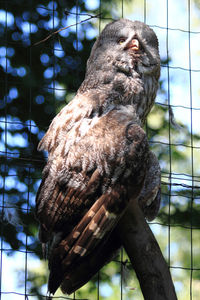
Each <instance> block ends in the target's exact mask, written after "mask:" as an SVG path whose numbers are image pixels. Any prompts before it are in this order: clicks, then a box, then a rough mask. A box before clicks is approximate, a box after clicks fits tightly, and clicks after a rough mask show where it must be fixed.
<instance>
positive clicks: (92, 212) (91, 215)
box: [88, 210, 95, 218]
mask: <svg viewBox="0 0 200 300" xmlns="http://www.w3.org/2000/svg"><path fill="white" fill-rule="evenodd" d="M94 215H95V212H94V211H93V210H90V211H89V213H88V217H91V218H92V217H94Z"/></svg>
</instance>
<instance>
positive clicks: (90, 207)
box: [36, 19, 160, 294]
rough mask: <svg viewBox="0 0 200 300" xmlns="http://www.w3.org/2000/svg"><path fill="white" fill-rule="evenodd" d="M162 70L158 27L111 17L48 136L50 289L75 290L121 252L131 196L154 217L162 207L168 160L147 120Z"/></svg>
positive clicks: (40, 209)
mask: <svg viewBox="0 0 200 300" xmlns="http://www.w3.org/2000/svg"><path fill="white" fill-rule="evenodd" d="M159 74H160V58H159V52H158V41H157V38H156V35H155V33H154V32H153V30H152V29H150V28H149V27H148V26H147V25H145V24H143V23H141V22H139V21H135V22H132V21H129V20H125V19H121V20H119V21H115V22H112V23H110V24H108V25H107V26H106V27H105V28H104V30H103V31H102V33H101V35H100V36H99V38H98V39H97V41H96V42H95V44H94V46H93V48H92V51H91V55H90V58H89V59H88V63H87V70H86V76H85V80H84V81H83V83H82V85H81V86H80V88H79V90H78V92H77V95H76V96H75V98H74V99H73V100H72V101H71V102H70V103H69V104H68V105H66V106H65V107H64V108H63V109H62V110H61V111H60V113H59V114H58V115H57V116H56V117H55V118H54V120H53V121H52V123H51V125H50V127H49V129H48V131H47V133H46V135H45V136H44V137H43V139H42V140H41V141H40V144H39V147H38V148H39V150H46V151H48V153H49V156H48V162H47V164H46V166H45V168H44V170H43V177H42V182H41V185H40V187H39V190H38V193H37V197H36V217H37V219H38V220H39V223H40V230H39V238H40V241H41V242H42V243H43V245H48V248H49V250H48V259H49V269H50V275H49V283H48V290H49V293H52V294H54V293H55V291H56V290H57V288H58V287H59V286H61V288H62V290H63V292H64V293H65V292H66V293H72V292H73V291H75V290H76V289H78V288H79V287H81V286H82V285H83V284H84V283H86V282H87V281H88V280H89V279H90V278H91V277H92V276H93V275H94V274H95V273H96V272H97V271H98V270H99V269H100V268H101V267H102V266H103V265H104V264H105V263H106V262H107V261H109V260H110V259H111V258H112V257H113V255H114V254H115V252H116V251H117V250H118V249H119V248H120V247H121V242H120V240H119V238H118V237H117V232H116V230H115V228H116V225H117V224H118V222H119V220H120V218H121V217H122V216H123V214H124V212H125V210H126V208H127V205H128V203H129V201H130V199H131V201H138V203H139V205H140V207H141V209H142V211H143V212H144V215H145V217H146V218H148V219H150V220H151V219H153V218H155V216H156V215H157V212H158V209H159V203H160V192H159V191H160V168H159V164H158V161H157V159H156V157H155V155H154V154H153V153H152V152H151V151H150V150H149V147H148V142H147V138H146V134H145V132H144V130H143V129H142V126H143V124H144V122H145V120H146V116H147V114H148V112H149V111H150V109H151V107H152V105H153V103H154V99H155V96H156V91H157V88H158V79H159Z"/></svg>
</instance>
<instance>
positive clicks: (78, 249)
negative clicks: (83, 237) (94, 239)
mask: <svg viewBox="0 0 200 300" xmlns="http://www.w3.org/2000/svg"><path fill="white" fill-rule="evenodd" d="M86 251H87V249H85V248H83V247H80V246H76V247H75V248H74V252H75V253H76V254H79V255H80V256H83V255H84V254H85V253H86Z"/></svg>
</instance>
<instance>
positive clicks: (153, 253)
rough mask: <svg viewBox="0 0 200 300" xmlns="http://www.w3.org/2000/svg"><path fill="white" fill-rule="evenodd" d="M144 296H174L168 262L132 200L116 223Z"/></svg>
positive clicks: (169, 299) (153, 299) (158, 299)
mask: <svg viewBox="0 0 200 300" xmlns="http://www.w3.org/2000/svg"><path fill="white" fill-rule="evenodd" d="M117 232H118V235H119V236H120V239H121V241H122V244H123V246H124V248H125V250H126V252H127V254H128V256H129V258H130V261H131V264H132V266H133V268H134V270H135V272H136V275H137V277H138V280H139V282H140V287H141V290H142V293H143V296H144V299H145V300H177V296H176V293H175V289H174V285H173V282H172V278H171V274H170V271H169V268H168V266H167V263H166V261H165V259H164V257H163V255H162V252H161V250H160V247H159V245H158V243H157V241H156V239H155V237H154V235H153V233H152V231H151V229H150V227H149V225H148V224H147V222H146V220H145V218H144V216H143V213H142V211H141V210H140V208H139V205H138V203H137V201H132V202H131V203H130V205H129V207H128V209H127V211H126V213H125V214H124V216H123V218H122V219H121V220H120V222H119V224H118V227H117Z"/></svg>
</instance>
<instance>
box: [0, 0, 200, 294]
mask: <svg viewBox="0 0 200 300" xmlns="http://www.w3.org/2000/svg"><path fill="white" fill-rule="evenodd" d="M148 2H152V1H148ZM0 4H1V7H0V37H1V40H0V74H1V79H0V84H1V89H0V91H1V92H0V93H1V94H0V96H1V97H0V162H1V175H0V180H1V186H0V187H1V191H2V192H1V198H0V210H1V211H0V213H1V218H0V222H1V242H0V243H1V244H0V245H1V265H0V266H1V269H0V271H1V273H0V274H1V280H0V286H1V291H2V293H1V294H0V298H1V299H10V298H9V297H11V296H10V294H7V293H10V292H14V293H19V295H15V297H16V298H15V299H24V295H23V294H27V295H34V297H32V298H31V299H44V295H45V293H46V282H47V275H46V274H47V264H46V262H45V261H43V258H42V252H41V245H40V244H39V242H38V237H37V232H38V225H37V221H36V220H35V217H34V207H35V194H36V191H37V188H38V186H39V183H40V178H41V171H42V169H43V166H44V164H45V159H46V153H39V152H37V144H38V142H39V140H40V139H41V137H42V136H43V135H44V132H45V131H46V130H47V128H48V126H49V124H50V122H51V120H52V119H53V117H54V116H55V114H56V113H58V111H60V109H61V108H62V107H63V106H64V105H65V104H66V103H68V102H69V101H70V100H71V99H72V98H73V96H74V94H75V93H76V91H77V89H78V87H79V86H80V83H81V82H82V81H83V78H84V74H85V66H86V61H87V59H88V57H89V54H90V50H91V47H92V45H93V43H94V41H95V39H96V36H97V35H98V33H99V31H100V30H102V29H103V27H104V25H105V24H106V23H108V22H110V21H111V20H112V19H117V18H120V17H122V16H124V17H126V18H128V17H129V16H131V13H133V12H137V13H138V15H139V16H141V18H140V20H142V21H143V20H144V21H146V16H147V12H148V7H147V3H146V1H144V3H143V4H142V9H141V1H138V0H137V1H136V0H135V1H131V0H126V1H125V0H124V1H121V0H112V1H105V0H102V1H100V2H99V1H97V0H96V1H81V0H79V1H64V0H57V1H49V0H46V1H43V2H42V1H38V0H36V1H24V0H12V1H0ZM196 4H197V6H198V5H199V3H198V1H196ZM193 5H195V3H193ZM195 12H197V14H198V13H199V11H198V9H196V8H195ZM98 14H101V15H100V17H98V18H92V19H90V20H88V21H85V22H83V21H84V20H85V19H88V18H90V15H92V16H95V15H98ZM81 22H82V23H81ZM147 23H148V22H147ZM68 26H70V27H68ZM62 27H68V28H66V29H65V30H62V31H60V32H59V33H58V34H56V35H52V36H51V37H50V38H49V39H48V40H47V41H45V42H41V43H39V44H38V45H35V44H36V43H38V42H40V41H42V40H43V39H44V38H45V37H47V36H48V35H49V34H51V33H52V32H54V31H56V30H58V29H60V28H62ZM154 29H155V30H158V28H156V27H155V28H154ZM165 34H166V33H165ZM167 34H168V33H167ZM166 43H168V42H166ZM167 46H168V44H167ZM161 52H162V51H161ZM161 59H162V66H163V69H164V72H163V75H162V76H161V80H160V90H159V93H158V97H157V101H156V102H157V104H156V105H155V106H154V108H153V110H152V112H151V114H150V115H149V118H148V121H147V125H146V129H147V133H148V137H149V141H150V145H151V147H152V150H153V151H154V152H155V153H156V155H157V157H158V159H159V161H160V164H161V167H162V204H161V210H160V214H159V216H158V218H157V219H156V221H155V222H153V223H152V224H151V228H152V230H153V232H154V234H155V235H156V237H157V239H158V242H159V244H160V247H161V249H162V251H163V253H164V255H165V257H166V259H167V261H168V264H169V266H170V267H171V272H172V275H173V279H174V282H175V287H176V290H177V293H178V295H179V297H180V299H181V300H184V299H187V300H188V299H197V298H198V295H197V293H198V288H197V287H198V285H199V284H200V251H199V250H200V246H199V229H200V208H199V202H200V201H199V199H200V191H199V181H200V171H199V169H198V165H199V164H200V156H199V149H200V140H199V132H198V131H197V130H194V129H193V128H194V124H193V123H192V122H191V124H189V125H188V123H187V122H185V118H184V114H183V118H182V120H180V119H179V120H178V121H177V120H176V121H174V117H173V113H172V111H171V107H172V108H173V106H174V105H172V104H171V101H170V99H171V98H170V83H171V81H170V80H171V78H170V77H169V70H170V64H171V61H172V62H173V57H169V55H168V51H167V52H166V53H165V55H162V56H161ZM187 59H188V58H187ZM189 72H190V73H189V75H190V77H188V79H187V80H189V78H190V79H191V71H190V70H189ZM172 79H173V78H172ZM179 105H180V107H181V106H183V107H184V99H179ZM175 109H176V107H175V106H174V108H173V110H174V111H175ZM185 109H187V110H189V111H190V114H191V118H192V113H193V110H192V103H191V96H190V105H189V106H188V107H185ZM126 259H127V256H126V254H125V253H124V251H121V252H120V253H119V255H118V257H117V258H116V260H115V261H113V262H111V263H110V264H108V265H107V266H105V267H104V268H103V269H102V270H101V271H100V273H99V274H97V275H96V277H95V278H94V279H93V280H91V281H90V282H89V283H88V284H87V285H86V286H84V287H83V288H82V289H80V290H79V291H78V292H76V294H75V296H73V297H76V298H78V299H80V298H81V299H82V298H84V299H99V298H101V299H104V298H107V299H113V300H114V299H121V298H120V297H121V296H122V295H123V299H132V298H133V297H134V299H143V297H142V295H141V292H140V289H139V286H138V283H137V279H136V278H135V275H134V272H133V271H132V270H131V266H130V265H129V262H127V263H123V262H125V261H126ZM11 261H12V263H11V265H12V267H9V265H10V262H11ZM13 265H14V268H13ZM125 265H126V266H125ZM14 269H16V270H15V272H14ZM9 270H12V273H11V274H8V272H9ZM122 274H123V276H121V275H122ZM127 274H128V275H127ZM8 278H10V280H11V281H12V282H13V286H14V287H16V290H13V289H12V290H11V289H9V288H8V283H7V281H8ZM20 294H21V295H20ZM42 295H43V296H42ZM57 295H61V292H60V291H58V292H57ZM191 295H192V296H193V298H191V297H192V296H191ZM18 297H19V298H18ZM73 297H72V299H75V298H73Z"/></svg>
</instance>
